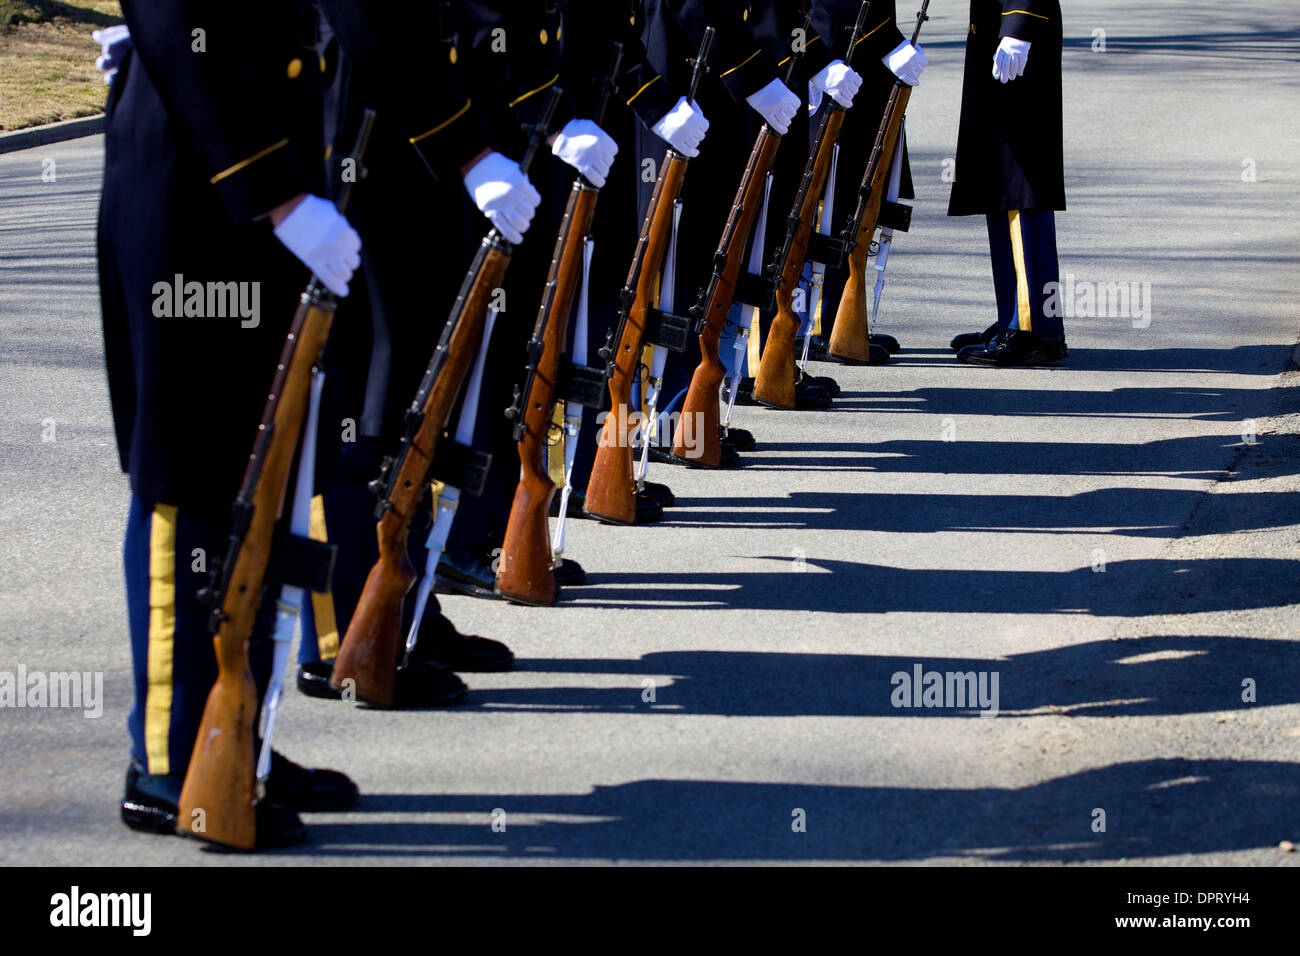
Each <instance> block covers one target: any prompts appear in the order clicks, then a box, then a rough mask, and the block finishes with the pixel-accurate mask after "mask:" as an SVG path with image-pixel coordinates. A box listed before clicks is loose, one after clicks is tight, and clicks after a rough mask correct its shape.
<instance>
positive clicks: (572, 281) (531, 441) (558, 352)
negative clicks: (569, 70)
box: [496, 177, 597, 604]
mask: <svg viewBox="0 0 1300 956" xmlns="http://www.w3.org/2000/svg"><path fill="white" fill-rule="evenodd" d="M596 197H597V190H596V187H594V186H592V185H590V184H589V183H588V182H586V180H584V179H582V178H581V177H579V178H578V179H577V180H575V181H574V184H573V188H572V190H570V192H569V204H568V206H567V207H566V208H565V210H564V222H563V224H562V225H561V226H560V233H559V236H558V238H557V239H556V241H555V253H554V255H552V257H551V271H550V274H549V275H548V276H547V278H546V291H545V293H544V294H543V296H542V305H541V309H540V310H539V312H538V315H537V324H536V326H535V327H534V329H533V341H534V342H540V343H541V353H540V355H535V356H533V358H532V361H533V362H534V370H533V374H532V375H531V376H530V378H529V384H528V385H527V392H528V394H526V395H521V396H520V402H519V405H518V412H517V414H518V416H519V417H518V419H517V421H518V423H519V424H518V425H517V426H516V427H517V428H518V427H522V429H523V435H522V437H521V438H520V440H519V463H520V465H521V466H522V472H521V475H520V478H519V484H518V485H517V486H516V487H515V497H514V501H513V502H512V503H511V505H510V520H509V522H508V523H507V525H506V534H505V540H504V542H503V543H502V545H501V563H500V565H499V566H498V569H497V585H496V587H497V591H498V592H500V593H501V594H504V595H505V596H506V597H509V598H511V599H512V600H515V601H520V602H523V603H525V604H554V603H555V572H554V571H552V570H551V530H550V523H549V520H548V518H549V514H550V509H551V498H552V497H554V495H555V483H554V482H552V481H551V478H550V475H549V474H548V473H547V469H546V461H545V458H546V437H547V433H548V432H549V430H550V426H551V408H552V405H553V404H554V401H555V380H556V377H557V376H558V375H559V371H560V358H561V356H562V355H563V354H564V344H565V340H566V338H567V337H568V330H569V314H570V312H571V311H572V306H573V296H574V293H575V291H576V290H577V287H578V280H579V278H580V277H581V272H582V245H583V242H584V241H585V239H586V237H587V233H588V231H589V230H590V228H591V219H592V214H593V213H594V212H595V210H596Z"/></svg>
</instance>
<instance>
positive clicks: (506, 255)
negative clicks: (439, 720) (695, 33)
mask: <svg viewBox="0 0 1300 956" xmlns="http://www.w3.org/2000/svg"><path fill="white" fill-rule="evenodd" d="M561 95H562V94H561V91H560V89H559V87H552V88H551V94H550V99H549V100H548V101H547V104H546V107H545V108H544V110H543V113H542V118H541V120H540V122H538V123H537V124H536V125H535V126H533V127H532V128H531V130H530V135H529V138H528V148H527V150H526V151H525V153H524V158H523V160H522V161H521V162H520V164H519V166H520V169H521V170H522V171H523V172H524V174H525V175H527V173H528V167H529V166H530V165H532V162H533V157H534V156H535V155H536V154H537V150H538V148H539V147H540V146H541V144H542V142H543V140H544V139H545V138H546V130H547V127H548V126H549V125H550V122H551V117H552V116H553V115H554V113H555V107H556V106H557V104H558V103H559V99H560V96H561ZM513 252H514V247H513V246H512V245H511V244H510V243H509V242H508V241H506V239H505V238H504V237H503V236H502V235H501V234H500V233H499V232H498V231H497V230H496V229H492V230H491V231H489V232H488V234H487V235H486V236H485V237H484V239H483V242H482V243H481V244H480V245H479V248H478V252H477V253H475V256H474V261H473V262H472V263H471V265H470V267H469V271H468V272H467V273H466V275H465V279H464V281H463V282H462V283H461V286H460V291H459V292H458V294H457V296H456V302H455V304H454V305H453V306H452V309H451V315H450V316H449V317H448V319H447V324H446V326H445V327H444V328H443V330H442V336H441V337H440V338H439V340H438V347H437V348H436V349H434V352H433V357H432V358H431V359H430V361H429V367H428V368H427V369H426V370H425V373H424V378H423V380H422V381H421V382H420V388H419V391H417V392H416V395H415V399H414V401H412V403H411V407H410V408H408V409H407V411H406V434H405V435H404V436H403V437H402V442H401V445H400V447H399V449H398V452H397V455H396V456H394V457H393V458H390V459H386V460H385V461H384V463H383V465H382V468H381V471H380V475H379V477H378V478H376V479H375V480H374V481H372V482H371V483H370V487H371V490H373V491H375V492H376V493H377V494H378V495H379V504H378V506H377V507H376V509H375V517H376V518H377V519H378V524H377V527H376V535H377V536H378V539H379V560H378V561H376V562H375V565H374V567H372V568H371V569H370V574H369V575H368V576H367V577H366V584H365V588H364V589H363V591H362V592H361V599H360V601H359V602H358V603H357V607H356V610H355V611H354V612H353V614H352V620H351V622H350V623H349V625H348V630H347V634H346V635H344V638H343V644H342V646H341V647H340V648H339V655H338V657H337V658H335V660H334V670H333V672H332V673H331V674H330V685H331V686H332V687H334V688H336V689H338V690H342V691H343V692H344V695H345V697H347V698H348V699H355V700H357V701H361V702H364V703H368V704H372V705H375V706H379V707H391V706H393V703H394V702H395V700H396V696H397V664H398V656H399V654H400V652H401V650H402V635H401V629H402V605H403V603H404V602H405V598H406V593H407V591H409V590H410V589H411V585H412V584H413V583H414V581H415V571H414V569H413V568H412V566H411V559H410V557H409V556H408V555H407V550H406V540H407V535H408V532H409V531H410V527H411V521H412V520H413V519H414V517H415V513H416V511H417V509H418V508H419V506H420V502H421V500H422V499H423V497H424V495H425V493H426V492H427V491H428V488H429V482H430V479H431V477H432V472H433V468H434V464H435V462H434V456H435V453H436V452H437V450H438V447H439V443H440V442H441V439H442V436H443V432H444V431H446V429H447V424H448V422H449V421H450V418H451V413H452V409H453V408H454V407H455V405H456V398H457V396H458V395H459V394H460V391H461V386H462V385H463V384H464V382H465V374H466V372H467V371H468V369H469V367H470V364H471V362H472V361H473V360H474V356H475V354H476V353H477V351H478V349H479V347H480V343H481V341H482V337H483V327H484V323H485V322H486V318H487V311H488V304H489V301H490V300H491V298H492V296H493V294H494V292H495V290H496V289H497V288H499V287H500V285H501V282H502V280H503V279H504V278H505V274H506V269H507V268H508V267H509V265H510V258H511V255H512V254H513Z"/></svg>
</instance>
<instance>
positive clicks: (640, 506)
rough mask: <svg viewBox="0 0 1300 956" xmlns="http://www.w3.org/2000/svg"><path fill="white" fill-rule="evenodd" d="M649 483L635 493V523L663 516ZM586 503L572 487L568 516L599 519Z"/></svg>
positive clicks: (554, 511)
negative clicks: (586, 508)
mask: <svg viewBox="0 0 1300 956" xmlns="http://www.w3.org/2000/svg"><path fill="white" fill-rule="evenodd" d="M650 460H651V461H657V460H658V459H656V458H655V446H654V445H651V446H650ZM651 484H652V482H646V490H645V491H641V492H638V493H637V496H636V523H637V524H650V523H652V522H655V521H658V520H659V519H660V518H662V517H663V516H664V506H663V505H662V504H660V503H659V500H658V499H657V498H656V497H655V495H654V494H653V493H652V492H651V491H650V490H649V488H650V485H651ZM657 487H659V488H662V489H664V491H668V486H667V485H658V486H657ZM668 496H669V497H672V492H671V491H668ZM676 500H677V499H676V498H673V501H676ZM559 501H560V496H559V495H556V496H555V497H554V498H553V499H552V501H551V517H552V518H558V517H559V516H560V505H559ZM586 504H587V496H586V494H585V493H584V492H581V491H579V490H578V489H577V488H574V489H573V490H572V491H571V492H569V512H568V514H569V517H570V518H582V519H584V520H590V521H600V520H601V519H600V518H599V517H598V516H596V515H593V514H588V513H587V512H586V511H585V510H584V509H585V507H586ZM564 563H565V564H569V563H570V562H569V561H567V560H566V561H565V562H564ZM494 580H495V579H494ZM555 581H556V583H557V584H561V585H562V584H563V583H564V582H563V581H561V580H560V579H559V578H558V577H557V578H556V579H555Z"/></svg>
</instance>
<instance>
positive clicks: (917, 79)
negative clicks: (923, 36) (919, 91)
mask: <svg viewBox="0 0 1300 956" xmlns="http://www.w3.org/2000/svg"><path fill="white" fill-rule="evenodd" d="M884 63H885V66H887V67H889V72H891V73H893V74H894V76H896V77H898V78H899V79H900V80H902V81H903V82H904V83H906V84H907V85H908V86H920V84H921V74H922V73H923V72H924V71H925V68H926V67H927V66H928V65H929V63H930V61H929V59H928V58H927V57H926V55H925V50H924V49H922V47H921V44H919V43H918V44H917V45H916V46H912V44H910V43H908V42H907V41H906V40H904V41H903V42H902V43H900V44H899V45H898V46H896V47H894V49H893V50H891V51H890V52H889V55H888V56H886V57H885V59H884Z"/></svg>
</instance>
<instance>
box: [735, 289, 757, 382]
mask: <svg viewBox="0 0 1300 956" xmlns="http://www.w3.org/2000/svg"><path fill="white" fill-rule="evenodd" d="M741 308H742V309H748V308H749V306H747V305H742V306H741ZM761 335H762V330H761V329H760V328H759V315H758V312H755V313H754V322H753V324H752V325H750V327H749V341H748V342H747V343H746V345H747V346H748V347H749V352H748V353H747V355H748V360H749V370H750V371H751V372H757V370H758V363H759V362H760V361H761V360H762V357H763V349H762V345H761V343H760V342H759V338H760V336H761ZM736 371H737V372H739V371H740V369H736Z"/></svg>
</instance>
